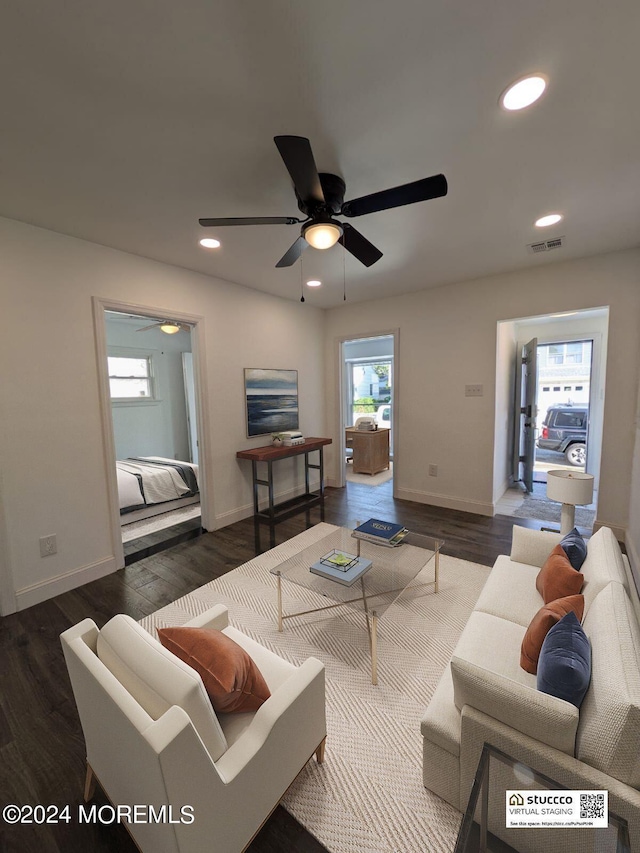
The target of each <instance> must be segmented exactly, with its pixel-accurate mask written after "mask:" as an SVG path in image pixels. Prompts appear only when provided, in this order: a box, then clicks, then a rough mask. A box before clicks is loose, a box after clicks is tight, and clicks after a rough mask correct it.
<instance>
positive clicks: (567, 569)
mask: <svg viewBox="0 0 640 853" xmlns="http://www.w3.org/2000/svg"><path fill="white" fill-rule="evenodd" d="M583 581H584V578H583V577H582V575H581V574H580V572H577V571H576V570H575V569H574V568H573V566H572V565H571V563H570V562H569V558H568V557H567V555H566V553H565V552H564V549H563V548H562V545H556V547H555V548H554V549H553V551H552V552H551V553H550V554H549V556H548V557H547V559H546V561H545V564H544V566H543V567H542V568H541V569H540V571H539V572H538V577H537V578H536V589H537V590H538V592H539V593H540V595H541V596H542V598H543V600H544V603H545V604H549V602H550V601H555V600H556V598H564V597H565V596H567V595H577V594H578V593H579V592H580V590H581V589H582V583H583Z"/></svg>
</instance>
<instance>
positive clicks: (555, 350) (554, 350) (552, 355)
mask: <svg viewBox="0 0 640 853" xmlns="http://www.w3.org/2000/svg"><path fill="white" fill-rule="evenodd" d="M562 350H563V346H562V344H549V355H548V359H549V364H562V362H563V360H564V353H563V351H562ZM554 390H555V389H554ZM559 390H560V389H559V388H558V391H559Z"/></svg>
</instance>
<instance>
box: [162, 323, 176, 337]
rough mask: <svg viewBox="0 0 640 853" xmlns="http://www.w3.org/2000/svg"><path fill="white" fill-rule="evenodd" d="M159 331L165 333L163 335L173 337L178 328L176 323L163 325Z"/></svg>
mask: <svg viewBox="0 0 640 853" xmlns="http://www.w3.org/2000/svg"><path fill="white" fill-rule="evenodd" d="M160 329H161V330H162V331H163V332H164V333H165V335H175V333H176V332H179V331H180V326H179V325H178V324H177V323H169V322H168V323H163V324H162V325H161V326H160Z"/></svg>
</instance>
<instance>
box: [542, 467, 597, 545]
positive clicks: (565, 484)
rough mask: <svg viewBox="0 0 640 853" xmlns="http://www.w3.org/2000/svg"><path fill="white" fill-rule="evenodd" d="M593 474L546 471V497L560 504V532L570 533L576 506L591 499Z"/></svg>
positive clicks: (573, 523) (559, 470)
mask: <svg viewBox="0 0 640 853" xmlns="http://www.w3.org/2000/svg"><path fill="white" fill-rule="evenodd" d="M593 479H594V478H593V474H582V473H580V472H579V471H565V470H562V469H558V470H557V471H547V497H548V498H549V500H551V501H558V503H561V504H562V511H561V514H560V533H562V534H563V535H565V534H567V533H570V532H571V531H572V530H573V528H574V525H575V517H576V506H582V505H583V504H590V503H591V502H592V501H593Z"/></svg>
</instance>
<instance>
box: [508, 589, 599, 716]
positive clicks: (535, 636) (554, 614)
mask: <svg viewBox="0 0 640 853" xmlns="http://www.w3.org/2000/svg"><path fill="white" fill-rule="evenodd" d="M583 612H584V596H582V595H568V596H566V597H565V598H557V599H556V600H555V601H550V602H549V604H545V605H544V606H543V607H541V608H540V610H538V612H537V613H536V615H535V616H534V617H533V619H532V620H531V622H530V624H529V627H528V628H527V631H526V634H525V635H524V637H523V640H522V645H521V646H520V666H521V667H522V668H523V669H524V670H526V671H527V672H531V673H532V674H533V675H535V674H536V672H537V671H538V658H539V657H540V649H541V648H542V644H543V643H544V641H545V638H546V636H547V634H548V633H549V631H550V630H551V628H553V626H554V625H556V624H557V623H558V622H560V621H561V620H562V618H563V617H564V616H566V615H567V613H574V614H575V615H576V616H577V619H578V624H580V620H581V619H582V614H583ZM539 681H540V679H538V682H539ZM538 689H540V687H539V686H538ZM545 692H547V693H548V692H549V691H545ZM553 695H554V696H557V695H558V694H557V693H554V694H553ZM562 698H566V697H562ZM568 701H571V700H568Z"/></svg>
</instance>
